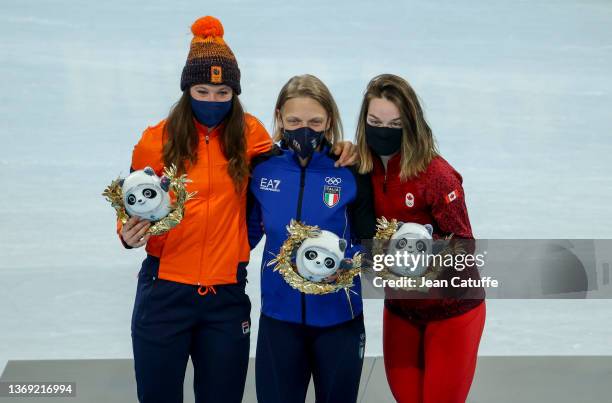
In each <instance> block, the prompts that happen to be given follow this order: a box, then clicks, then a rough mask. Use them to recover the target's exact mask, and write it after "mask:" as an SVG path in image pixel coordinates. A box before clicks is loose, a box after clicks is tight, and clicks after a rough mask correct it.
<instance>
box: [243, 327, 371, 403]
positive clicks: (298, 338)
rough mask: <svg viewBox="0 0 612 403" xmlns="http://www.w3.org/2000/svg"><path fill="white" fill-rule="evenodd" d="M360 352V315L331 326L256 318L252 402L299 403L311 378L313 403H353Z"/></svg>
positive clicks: (362, 346) (362, 336) (362, 341)
mask: <svg viewBox="0 0 612 403" xmlns="http://www.w3.org/2000/svg"><path fill="white" fill-rule="evenodd" d="M364 349H365V329H364V325H363V315H360V316H359V317H357V318H355V319H353V320H350V321H348V322H345V323H342V324H339V325H336V326H330V327H315V326H306V325H301V324H295V323H290V322H284V321H280V320H276V319H272V318H270V317H267V316H265V315H261V317H260V320H259V336H258V338H257V356H256V359H255V362H256V365H255V378H256V386H257V399H258V401H259V403H303V402H304V400H305V399H306V392H307V390H308V384H309V383H310V377H311V376H312V377H313V381H314V387H315V394H316V401H317V403H344V402H346V403H354V402H356V401H357V393H358V391H359V380H360V378H361V367H362V366H363V353H364Z"/></svg>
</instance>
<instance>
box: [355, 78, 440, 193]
mask: <svg viewBox="0 0 612 403" xmlns="http://www.w3.org/2000/svg"><path fill="white" fill-rule="evenodd" d="M374 98H383V99H386V100H388V101H390V102H392V103H393V104H394V105H395V106H397V108H398V109H399V111H400V119H401V121H402V127H403V135H402V144H401V147H400V152H401V160H400V179H401V180H402V181H405V180H407V179H410V178H413V177H415V176H417V175H418V174H419V173H421V172H423V171H425V169H426V168H427V166H428V165H429V163H430V162H431V160H432V159H433V158H434V157H436V156H438V155H439V152H438V148H437V146H436V141H435V139H434V137H433V133H432V131H431V128H430V127H429V124H427V121H426V120H425V116H424V114H423V109H422V108H421V104H420V103H419V98H418V96H417V94H416V92H414V89H412V87H411V86H410V84H408V82H407V81H406V80H404V79H403V78H401V77H398V76H396V75H393V74H381V75H379V76H376V77H374V78H373V79H372V81H370V83H369V84H368V87H367V89H366V92H365V94H364V96H363V102H362V104H361V111H360V113H359V121H358V122H357V134H356V139H357V150H358V152H359V158H360V161H361V162H360V165H359V173H362V174H365V173H368V172H371V171H372V168H373V166H374V164H373V161H372V152H371V151H370V148H369V147H368V144H367V142H366V136H365V128H366V120H367V117H368V108H369V106H370V101H371V100H372V99H374Z"/></svg>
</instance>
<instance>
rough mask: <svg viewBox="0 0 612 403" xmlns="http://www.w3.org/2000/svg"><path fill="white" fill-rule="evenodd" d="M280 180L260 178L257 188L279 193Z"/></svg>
mask: <svg viewBox="0 0 612 403" xmlns="http://www.w3.org/2000/svg"><path fill="white" fill-rule="evenodd" d="M280 183H281V181H280V179H268V178H261V180H260V181H259V188H260V189H261V190H267V191H269V192H280Z"/></svg>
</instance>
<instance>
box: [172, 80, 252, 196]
mask: <svg viewBox="0 0 612 403" xmlns="http://www.w3.org/2000/svg"><path fill="white" fill-rule="evenodd" d="M193 119H194V118H193V112H192V110H191V100H190V94H189V89H186V90H185V91H184V92H183V95H182V96H181V98H180V99H179V101H178V102H177V103H176V104H175V105H174V106H173V107H172V109H171V110H170V114H169V115H168V119H167V120H166V127H165V132H164V136H165V144H164V148H163V159H164V164H165V165H166V166H170V165H172V164H174V165H176V167H177V168H178V171H179V173H185V172H186V171H187V168H188V166H189V165H193V164H195V163H196V162H197V160H198V143H199V136H198V131H197V129H196V125H195V123H194V121H193ZM245 128H246V124H245V121H244V109H243V108H242V104H241V103H240V100H239V99H238V96H236V95H235V94H234V95H233V97H232V109H231V111H230V113H229V115H228V116H227V118H226V119H225V130H224V131H223V134H222V135H221V136H219V140H220V142H221V151H222V152H223V155H224V156H225V158H226V159H227V161H228V165H227V173H228V174H229V176H230V177H231V178H232V181H233V182H234V187H235V189H236V191H237V192H239V191H240V190H241V189H242V187H243V185H244V184H245V183H246V179H247V177H248V175H249V167H248V164H247V161H246V137H245Z"/></svg>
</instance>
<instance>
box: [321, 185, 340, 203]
mask: <svg viewBox="0 0 612 403" xmlns="http://www.w3.org/2000/svg"><path fill="white" fill-rule="evenodd" d="M339 201H340V187H339V186H325V187H324V188H323V202H324V203H325V205H326V206H327V207H334V206H335V205H336V204H338V202H339Z"/></svg>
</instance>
